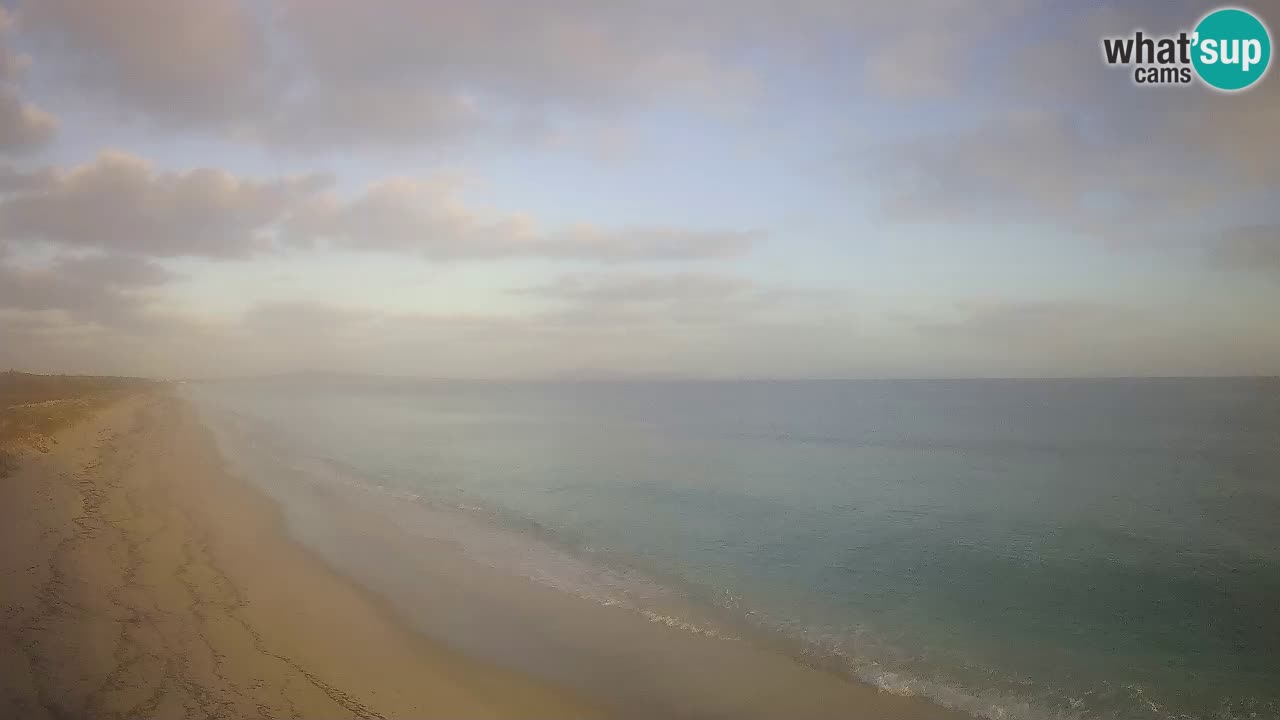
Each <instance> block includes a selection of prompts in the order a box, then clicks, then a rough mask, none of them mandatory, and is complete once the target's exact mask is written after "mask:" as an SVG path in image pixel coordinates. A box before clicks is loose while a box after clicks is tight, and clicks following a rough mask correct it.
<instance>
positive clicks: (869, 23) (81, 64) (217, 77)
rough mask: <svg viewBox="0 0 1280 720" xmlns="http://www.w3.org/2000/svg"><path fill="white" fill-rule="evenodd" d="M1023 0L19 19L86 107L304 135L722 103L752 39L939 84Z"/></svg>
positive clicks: (351, 6) (903, 87)
mask: <svg viewBox="0 0 1280 720" xmlns="http://www.w3.org/2000/svg"><path fill="white" fill-rule="evenodd" d="M1034 2H1038V0H993V2H989V3H986V4H985V5H984V7H983V10H982V12H974V11H973V9H972V8H970V7H968V6H966V5H964V4H958V3H955V2H952V1H951V0H904V1H903V2H898V3H895V4H893V5H892V6H885V5H880V4H874V3H849V2H842V1H841V0H808V1H807V2H798V3H795V2H793V3H782V2H778V1H777V0H707V1H705V2H698V3H687V2H677V1H675V0H656V1H655V2H646V3H599V2H583V1H582V0H548V1H544V2H538V3H529V2H522V1H519V0H474V1H473V2H466V3H458V2H453V1H452V0H385V1H383V2H378V3H373V4H368V3H364V4H357V3H349V2H341V1H340V0H279V1H278V2H272V3H266V4H251V3H245V2H241V1H240V0H204V1H203V2H178V3H175V2H166V1H165V0H120V1H119V2H112V3H109V4H108V5H106V6H103V5H100V4H96V3H82V2H75V1H74V0H38V1H37V0H27V1H26V2H25V3H23V5H22V6H21V8H20V10H19V13H18V17H19V19H20V25H21V27H22V29H23V32H24V33H26V34H29V35H30V36H31V37H32V38H33V40H34V41H35V46H36V48H37V50H38V52H40V53H41V55H42V59H43V58H44V57H45V56H47V60H48V63H49V65H50V67H51V69H53V70H56V71H58V72H59V76H60V77H61V78H62V79H63V81H64V82H65V83H68V84H71V85H73V86H75V87H77V88H79V89H80V90H81V91H83V93H84V94H85V95H86V96H88V97H94V98H96V99H97V101H98V102H97V103H96V105H101V104H103V103H102V101H107V102H108V104H110V105H111V106H112V107H115V108H118V109H120V110H123V111H125V112H126V113H129V114H132V115H135V116H137V117H140V118H144V119H148V120H153V121H157V122H160V123H166V124H173V125H178V126H182V127H193V128H211V129H216V130H220V131H223V132H229V133H232V134H235V135H236V136H239V137H251V138H255V139H258V140H260V141H265V142H269V143H272V144H281V145H292V146H302V147H305V146H318V145H322V144H327V143H349V144H355V145H371V144H381V145H397V144H404V143H424V142H433V141H440V140H444V139H450V138H454V137H458V136H460V135H465V134H467V133H470V132H474V131H477V130H485V129H510V128H513V127H530V126H538V125H540V124H549V123H550V124H553V123H554V121H553V120H552V118H556V117H558V116H561V115H563V114H565V113H575V114H586V115H589V116H591V115H601V114H604V115H608V114H610V113H616V112H617V111H619V110H621V109H625V108H636V107H648V106H652V105H654V104H656V103H665V102H674V103H679V104H682V105H686V106H694V107H722V106H725V105H732V106H737V105H739V104H740V103H742V102H743V101H744V100H747V101H749V100H750V99H752V98H756V97H759V96H760V93H761V92H762V91H768V90H769V88H765V87H763V84H764V83H766V82H768V81H769V78H768V77H766V76H762V75H761V74H760V73H758V70H757V68H755V67H753V66H752V65H751V64H750V63H748V62H746V61H745V59H744V58H747V57H750V56H752V55H759V54H767V55H768V56H770V57H772V58H774V59H775V60H776V61H787V60H791V61H796V60H799V61H806V60H812V59H814V58H816V57H820V56H822V55H824V54H825V53H834V54H838V56H844V55H846V54H847V53H849V51H850V48H857V49H858V51H857V53H855V59H853V60H852V61H851V62H852V63H853V65H852V66H851V67H850V68H849V70H850V72H849V73H847V75H848V76H852V77H853V78H855V80H854V81H853V82H852V83H846V82H844V81H843V80H841V81H838V82H835V83H833V84H831V85H830V86H828V87H826V88H825V89H824V92H826V93H828V94H838V93H845V92H848V90H849V89H850V87H849V86H850V85H852V86H857V87H870V88H872V89H873V90H878V91H882V92H885V93H888V94H890V95H893V96H895V97H902V96H904V95H907V96H918V95H921V94H928V93H936V92H940V91H945V90H946V89H947V88H949V87H952V86H954V85H955V84H956V83H957V82H958V81H960V80H962V79H963V77H964V72H965V68H964V63H963V62H957V57H958V56H961V55H965V56H967V55H968V53H969V52H970V51H971V50H972V49H973V48H974V47H976V46H980V45H982V44H983V43H984V42H985V41H986V40H987V39H989V38H991V37H992V36H993V35H994V34H995V33H997V32H998V31H999V30H1000V29H1002V28H1008V27H1010V26H1011V24H1012V23H1015V22H1017V21H1018V19H1019V18H1021V17H1022V16H1023V15H1024V14H1025V12H1026V10H1027V7H1028V5H1030V4H1033V3H1034ZM859 65H862V66H859ZM779 89H781V88H779Z"/></svg>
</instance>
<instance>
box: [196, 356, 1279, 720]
mask: <svg viewBox="0 0 1280 720" xmlns="http://www.w3.org/2000/svg"><path fill="white" fill-rule="evenodd" d="M186 392H187V393H188V394H189V395H190V396H191V397H192V398H194V399H195V400H196V401H197V403H198V405H199V406H200V407H201V408H202V409H203V410H204V412H205V415H206V418H207V419H208V420H209V422H210V423H211V425H214V426H218V427H222V428H224V429H225V428H232V429H234V431H235V432H238V433H241V434H242V435H247V436H252V437H254V438H255V439H256V441H257V442H258V443H259V444H260V445H261V446H264V447H269V448H270V449H271V453H272V454H273V455H274V456H275V458H276V459H277V460H278V461H280V462H292V463H294V467H316V468H324V469H325V472H328V473H333V474H339V475H341V476H342V477H343V478H345V479H347V480H348V481H349V482H351V483H355V484H357V485H359V486H361V487H364V488H367V489H369V490H372V491H376V492H378V493H385V494H387V495H388V496H390V497H395V498H399V499H400V501H402V502H406V503H422V504H426V505H430V506H431V507H433V508H436V509H439V510H443V511H447V512H450V513H458V514H459V515H460V516H466V517H468V518H470V519H471V520H475V521H478V522H483V523H485V524H488V525H494V524H496V525H499V526H501V527H504V528H506V529H507V530H510V531H512V532H513V533H518V534H520V536H522V537H527V538H528V543H529V545H530V546H531V547H545V548H546V549H547V550H546V552H545V553H544V554H543V555H537V554H535V555H533V556H532V557H533V558H534V559H533V560H532V561H531V560H530V556H529V555H527V554H526V555H522V557H521V560H520V562H519V563H518V564H514V563H513V565H512V567H513V568H514V569H518V570H519V572H521V573H522V574H524V575H526V576H527V577H530V578H531V579H534V580H536V581H540V582H547V583H549V584H553V585H557V586H558V587H561V589H565V590H567V591H569V592H574V593H576V594H579V595H582V596H583V597H591V598H613V599H616V598H619V597H625V598H626V600H627V602H628V603H629V604H630V605H631V606H634V607H636V608H638V609H639V610H641V611H643V610H645V608H644V604H645V603H646V602H647V601H648V600H647V599H648V598H652V597H653V596H654V593H653V591H652V588H653V587H655V586H658V587H662V588H664V592H668V593H675V594H678V595H679V596H680V597H681V598H684V599H686V600H687V601H688V605H689V606H690V607H693V606H695V605H696V606H697V607H700V608H705V609H707V612H709V613H712V614H714V615H715V616H716V617H717V619H718V621H719V622H721V623H722V624H723V625H725V626H727V627H732V628H736V629H738V630H739V631H740V632H741V633H744V634H745V635H751V636H758V637H760V638H762V639H764V640H765V641H770V642H776V643H777V645H778V646H779V647H784V648H788V649H789V651H790V652H792V653H793V654H795V655H796V656H797V657H799V658H801V659H803V660H804V661H807V662H811V663H814V664H820V665H823V666H829V667H836V668H839V669H840V670H841V671H842V672H846V673H848V674H849V675H850V676H851V677H855V678H858V679H861V680H863V681H866V682H870V683H873V684H876V685H878V686H880V687H881V688H884V689H885V690H888V691H891V692H896V693H902V694H912V695H919V696H922V697H928V698H931V699H933V700H935V701H937V702H941V703H943V704H947V705H950V706H952V707H958V708H961V709H964V710H967V711H968V712H971V713H973V714H975V715H983V716H988V717H993V718H995V717H1007V718H1181V717H1191V718H1252V717H1258V718H1277V717H1280V381H1276V380H1103V381H892V382H879V381H849V382H844V381H832V382H826V381H822V382H818V381H815V382H668V383H659V382H655V383H576V384H575V383H469V382H458V383H446V382H440V383H426V382H400V381H364V382H352V381H345V382H340V383H339V382H329V383H323V382H302V381H291V382H270V383H267V382H253V383H221V384H205V385H188V386H186ZM225 449H226V448H225V447H224V450H225ZM307 463H311V465H308V464H307ZM457 540H458V542H460V543H462V544H464V545H465V544H466V543H467V542H468V540H467V538H465V537H464V538H458V539H457ZM491 551H492V550H491ZM566 556H571V557H572V558H574V561H575V562H577V563H585V564H587V565H589V566H590V567H593V568H597V569H598V572H592V573H581V572H578V573H573V574H569V573H566V572H565V571H564V560H563V558H564V557H566ZM538 558H543V560H541V561H540V560H538ZM531 562H533V563H534V564H535V565H536V564H537V563H538V562H544V563H545V567H534V568H532V569H531V568H530V563H531ZM593 583H595V584H597V585H599V586H598V587H593V586H592V584H593ZM664 617H665V616H664ZM692 628H693V626H692V625H691V629H692Z"/></svg>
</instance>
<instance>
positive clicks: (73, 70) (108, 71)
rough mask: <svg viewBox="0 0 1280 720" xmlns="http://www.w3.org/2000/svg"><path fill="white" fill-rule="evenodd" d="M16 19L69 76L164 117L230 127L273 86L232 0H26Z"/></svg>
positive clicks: (254, 37) (265, 59)
mask: <svg viewBox="0 0 1280 720" xmlns="http://www.w3.org/2000/svg"><path fill="white" fill-rule="evenodd" d="M18 22H19V26H20V27H21V29H22V31H23V33H24V34H25V35H29V36H31V37H32V38H33V39H34V40H36V41H37V43H38V47H37V50H38V51H40V52H41V58H42V60H47V61H48V64H49V65H50V68H51V69H52V70H54V71H56V72H58V73H60V75H61V77H62V78H63V79H64V80H65V81H66V82H68V83H70V84H73V85H74V86H76V87H78V88H80V89H81V90H82V91H84V92H87V93H89V94H90V96H91V97H96V98H97V99H98V101H102V100H112V101H115V103H116V104H117V105H118V106H119V107H122V108H125V109H127V110H130V111H135V112H138V113H142V114H145V115H146V116H148V117H152V118H155V119H157V120H160V121H162V122H166V123H173V124H178V125H188V126H192V125H194V126H215V127H225V126H229V125H232V124H236V123H239V122H240V120H241V118H243V117H244V116H245V115H246V114H251V113H255V112H261V111H262V109H263V108H264V107H266V103H267V102H268V100H270V99H271V98H272V93H271V91H272V90H276V89H278V86H274V85H273V84H272V83H273V82H274V79H273V75H272V71H271V67H270V57H269V54H268V49H267V46H266V43H265V40H264V38H263V37H262V33H261V29H260V27H259V25H258V24H257V23H256V22H254V20H253V18H252V17H251V16H250V15H249V13H248V12H247V11H246V9H245V6H244V4H243V3H241V2H239V1H238V0H200V1H199V2H170V1H169V0H114V1H113V2H109V3H84V2H77V1H76V0H28V1H27V2H24V3H23V4H22V5H21V7H20V8H19V10H18Z"/></svg>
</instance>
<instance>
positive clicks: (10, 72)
mask: <svg viewBox="0 0 1280 720" xmlns="http://www.w3.org/2000/svg"><path fill="white" fill-rule="evenodd" d="M12 27H13V18H12V17H11V16H10V15H9V13H8V11H7V10H5V9H4V8H3V7H0V152H7V153H14V152H23V151H28V150H32V149H34V148H38V147H40V146H42V145H45V144H47V143H48V142H49V141H50V140H52V139H53V137H54V135H56V134H57V131H58V119H57V118H56V117H54V116H53V115H52V114H50V113H48V112H46V111H45V110H42V109H40V108H39V107H37V106H35V105H33V104H31V103H29V102H26V101H24V100H23V99H22V98H21V97H19V94H18V85H19V83H21V81H22V79H23V77H24V76H25V75H26V72H27V67H28V66H29V65H30V64H31V59H30V58H29V57H27V56H25V55H20V54H18V53H16V52H14V51H13V49H12V48H10V47H9V42H8V39H9V34H10V30H11V29H12Z"/></svg>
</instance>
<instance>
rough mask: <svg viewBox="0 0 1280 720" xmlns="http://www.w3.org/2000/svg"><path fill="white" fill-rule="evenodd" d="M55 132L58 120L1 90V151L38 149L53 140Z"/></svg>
mask: <svg viewBox="0 0 1280 720" xmlns="http://www.w3.org/2000/svg"><path fill="white" fill-rule="evenodd" d="M57 130H58V120H57V118H55V117H54V116H53V115H51V114H49V113H47V112H45V111H44V110H41V109H40V108H38V107H36V106H35V105H32V104H31V103H28V102H23V101H22V100H21V99H20V98H18V96H17V95H16V94H14V93H13V91H12V90H10V89H8V88H3V87H0V151H8V152H14V151H23V150H30V149H33V148H37V147H40V146H41V145H45V144H47V143H48V142H49V141H50V140H52V139H53V136H54V135H55V134H56V133H57Z"/></svg>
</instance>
